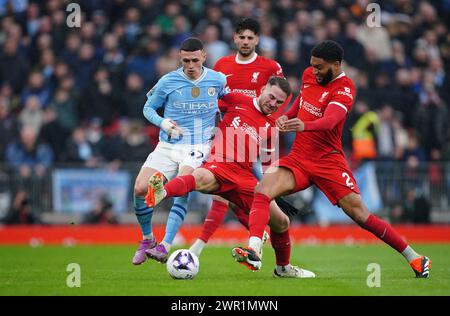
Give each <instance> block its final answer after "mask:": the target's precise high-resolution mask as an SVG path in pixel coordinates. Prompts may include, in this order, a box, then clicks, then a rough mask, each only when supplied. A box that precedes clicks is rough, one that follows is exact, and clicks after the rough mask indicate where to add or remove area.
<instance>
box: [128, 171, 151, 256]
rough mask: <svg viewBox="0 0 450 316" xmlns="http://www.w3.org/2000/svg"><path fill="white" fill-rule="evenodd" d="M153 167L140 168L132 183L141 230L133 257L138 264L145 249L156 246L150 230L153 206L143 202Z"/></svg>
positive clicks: (134, 202) (135, 210)
mask: <svg viewBox="0 0 450 316" xmlns="http://www.w3.org/2000/svg"><path fill="white" fill-rule="evenodd" d="M156 172H157V170H155V169H153V168H147V167H143V168H141V170H140V172H139V174H138V176H137V177H136V182H135V185H134V196H133V204H134V212H135V214H136V218H137V220H138V223H139V226H140V228H141V232H142V241H141V245H140V246H139V248H138V249H137V250H136V252H135V254H134V257H133V260H132V262H133V264H135V265H138V264H141V263H143V262H144V261H145V260H146V259H147V255H146V253H145V251H146V250H147V249H151V248H154V247H155V246H156V239H155V237H154V236H153V232H152V216H153V208H151V207H148V206H147V205H146V204H145V194H146V193H147V181H148V179H149V178H150V176H151V175H152V174H154V173H156Z"/></svg>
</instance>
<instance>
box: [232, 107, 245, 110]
mask: <svg viewBox="0 0 450 316" xmlns="http://www.w3.org/2000/svg"><path fill="white" fill-rule="evenodd" d="M234 108H235V109H236V110H246V109H245V108H241V107H240V106H235V107H234Z"/></svg>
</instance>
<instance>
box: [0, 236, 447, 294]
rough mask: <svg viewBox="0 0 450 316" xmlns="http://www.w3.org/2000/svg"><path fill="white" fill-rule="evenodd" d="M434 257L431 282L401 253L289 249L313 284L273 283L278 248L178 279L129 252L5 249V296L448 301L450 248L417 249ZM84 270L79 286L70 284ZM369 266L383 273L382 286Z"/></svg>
mask: <svg viewBox="0 0 450 316" xmlns="http://www.w3.org/2000/svg"><path fill="white" fill-rule="evenodd" d="M413 247H414V248H415V249H416V250H417V251H419V252H421V253H423V254H426V255H427V256H429V257H430V258H431V259H432V270H431V278H430V279H416V278H414V273H413V272H412V270H411V269H410V268H409V266H408V264H407V263H406V261H405V260H404V259H403V257H402V256H401V255H399V254H398V253H397V252H395V251H394V250H392V249H391V248H389V247H387V246H385V245H381V244H377V245H353V246H345V245H340V246H337V245H320V246H319V245H317V246H298V245H295V246H294V247H293V249H292V263H294V264H300V265H301V266H302V267H305V268H306V269H309V270H312V271H314V272H315V273H316V275H317V278H316V279H276V278H274V277H273V276H272V270H273V267H274V262H275V258H274V253H273V250H272V249H271V248H270V247H268V246H266V247H265V249H264V251H265V253H264V260H263V267H262V269H261V270H260V271H257V272H251V271H249V270H247V269H246V268H245V267H244V266H242V265H240V264H237V263H236V262H235V261H234V260H233V258H232V257H231V246H207V247H206V248H205V249H204V251H203V253H202V256H201V257H200V272H199V274H198V275H197V277H196V278H195V279H194V280H173V279H172V278H170V276H169V275H168V273H167V271H166V267H165V265H163V264H159V263H156V262H154V261H150V260H149V261H147V262H146V263H144V264H142V265H140V266H133V265H132V264H131V257H132V255H133V253H134V251H135V249H136V247H135V245H130V246H74V247H58V246H43V247H36V248H31V247H28V246H0V295H45V296H46V295H51V296H53V295H108V296H109V295H150V296H225V295H226V296H286V295H290V296H305V295H307V296H311V295H313V296H321V295H338V296H342V295H344V296H345V295H364V296H365V295H369V296H372V295H373V296H377V295H402V296H403V295H445V296H448V295H450V264H449V262H450V245H449V244H446V245H413ZM70 263H77V264H78V265H79V266H80V280H81V286H80V287H73V288H71V287H68V286H67V284H66V280H67V278H68V277H70V274H71V273H72V272H73V270H70V271H67V266H68V265H69V264H70ZM371 263H375V264H378V265H379V267H380V284H379V285H380V286H379V287H369V286H368V285H367V280H368V279H369V284H370V281H372V282H373V281H376V279H374V275H373V273H374V272H376V271H375V270H374V269H373V268H372V269H369V271H368V265H369V264H371Z"/></svg>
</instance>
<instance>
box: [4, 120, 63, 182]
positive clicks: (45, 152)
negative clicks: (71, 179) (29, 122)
mask: <svg viewBox="0 0 450 316" xmlns="http://www.w3.org/2000/svg"><path fill="white" fill-rule="evenodd" d="M37 137H38V132H37V130H36V129H35V128H33V127H30V126H24V127H22V128H21V130H20V139H19V140H17V141H15V142H12V143H10V144H9V145H8V147H7V149H6V161H7V162H8V163H9V164H10V165H11V166H12V167H13V169H14V170H15V172H16V173H17V174H18V175H19V176H20V177H21V178H22V179H29V178H32V177H38V178H43V177H44V176H45V173H46V172H47V169H48V168H49V167H50V165H51V163H52V162H53V157H54V153H53V151H52V150H51V148H50V147H49V146H48V145H47V144H45V143H41V142H39V141H38V138H37Z"/></svg>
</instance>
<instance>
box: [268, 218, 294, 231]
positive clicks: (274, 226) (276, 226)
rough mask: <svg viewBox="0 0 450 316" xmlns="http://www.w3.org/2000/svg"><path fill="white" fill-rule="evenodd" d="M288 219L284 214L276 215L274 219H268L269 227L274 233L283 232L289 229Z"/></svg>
mask: <svg viewBox="0 0 450 316" xmlns="http://www.w3.org/2000/svg"><path fill="white" fill-rule="evenodd" d="M289 224H290V220H289V217H287V216H286V215H285V214H283V216H279V217H277V218H276V219H275V220H273V221H270V225H269V226H270V229H271V230H272V231H274V232H276V233H280V234H281V233H284V232H285V231H287V230H288V229H289Z"/></svg>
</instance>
